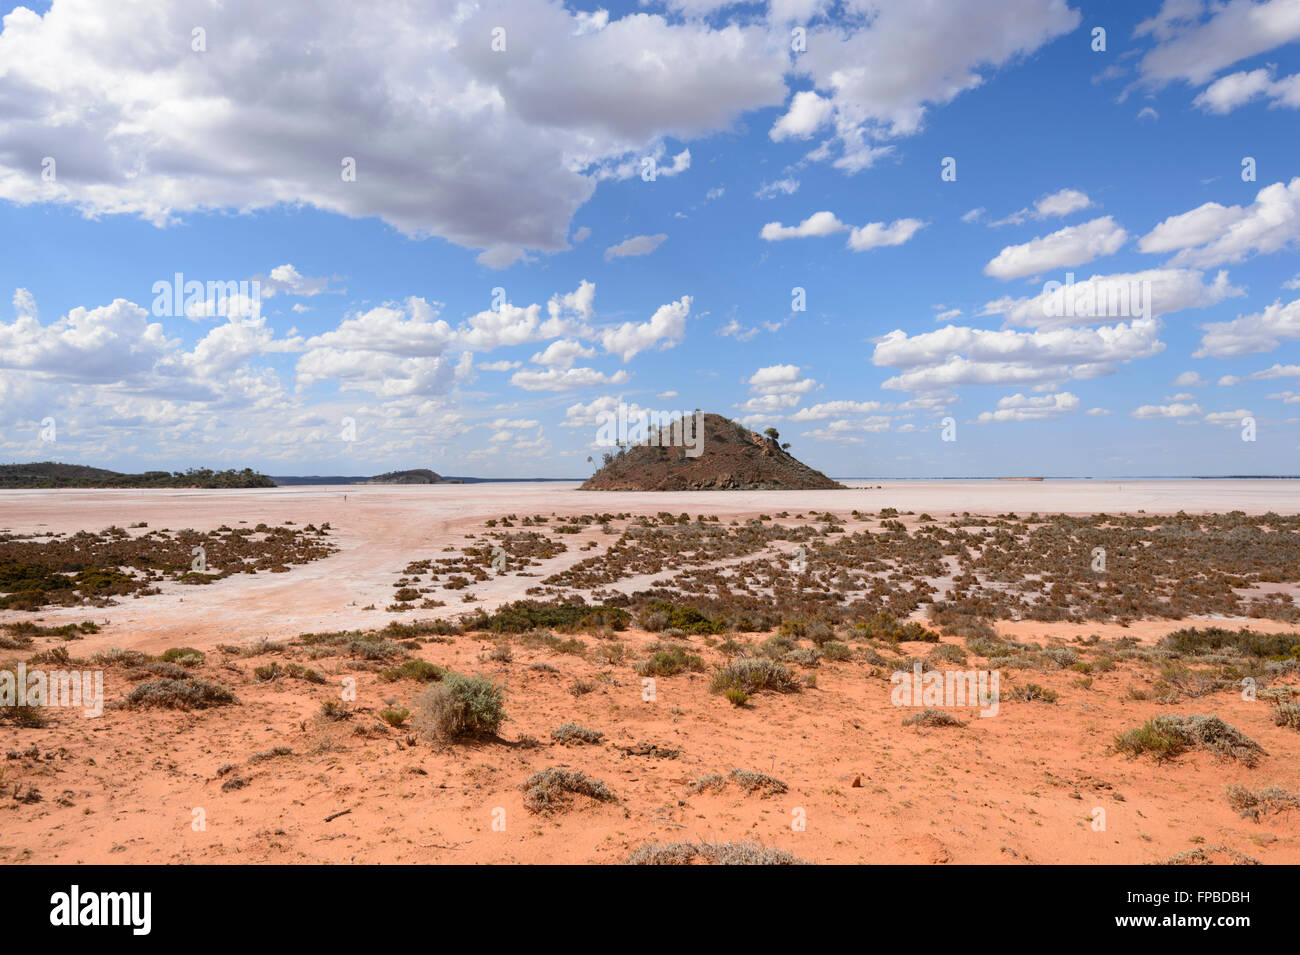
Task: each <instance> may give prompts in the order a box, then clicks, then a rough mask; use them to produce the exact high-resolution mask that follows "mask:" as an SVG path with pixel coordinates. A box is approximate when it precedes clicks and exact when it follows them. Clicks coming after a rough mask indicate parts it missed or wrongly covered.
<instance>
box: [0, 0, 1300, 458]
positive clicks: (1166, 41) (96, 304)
mask: <svg viewBox="0 0 1300 955" xmlns="http://www.w3.org/2000/svg"><path fill="white" fill-rule="evenodd" d="M0 12H4V14H5V16H4V21H3V32H0V243H2V244H0V250H2V252H3V254H2V255H0V290H3V296H2V297H0V409H2V410H3V414H0V460H4V461H29V460H50V459H53V460H62V461H71V462H78V463H87V464H94V465H99V466H106V467H114V468H118V469H124V470H136V469H144V468H169V469H179V468H184V467H187V466H200V465H203V466H211V467H228V466H233V467H244V466H249V467H254V468H257V469H260V470H263V471H265V472H267V473H272V474H312V473H316V474H339V473H343V474H367V473H374V472H377V471H380V470H386V469H389V468H394V467H429V468H433V469H434V470H437V471H440V472H442V473H448V474H460V475H483V476H542V477H571V476H572V477H581V476H585V475H586V474H587V473H590V470H591V465H589V464H588V463H587V458H588V456H589V455H592V456H595V457H596V458H597V460H598V459H599V454H600V451H601V450H603V449H601V448H598V447H595V441H596V430H597V429H596V422H597V416H598V414H599V413H600V412H601V411H602V410H606V409H609V408H611V407H614V406H617V405H618V403H619V402H620V401H621V402H625V403H627V404H628V405H631V406H635V407H639V408H645V409H653V410H656V411H664V410H677V409H694V408H697V407H698V408H702V409H704V410H706V411H714V412H718V413H721V414H724V415H728V416H731V417H735V418H737V419H739V420H741V421H743V422H744V423H746V424H748V425H750V426H751V427H755V428H762V427H768V426H774V427H776V428H778V429H779V430H780V432H781V435H782V440H788V441H790V442H791V443H792V450H793V452H794V453H795V454H796V455H798V456H800V457H801V458H803V459H804V460H806V461H808V462H809V463H811V464H813V465H814V466H816V467H819V468H821V469H822V470H825V471H827V472H828V473H830V474H833V475H836V476H844V477H852V476H879V477H909V476H965V475H971V476H997V475H1002V474H1044V475H1094V476H1124V475H1154V474H1259V473H1288V474H1295V473H1300V464H1298V463H1297V460H1298V458H1300V347H1298V346H1300V257H1297V256H1296V254H1295V253H1296V251H1297V248H1298V247H1300V242H1298V240H1300V47H1298V45H1297V44H1298V42H1300V0H1228V2H1212V3H1207V2H1201V0H1165V2H1164V3H1163V4H1162V3H1159V2H1128V0H1125V2H1081V0H999V2H997V3H991V2H988V0H847V2H830V0H773V2H771V3H728V2H726V0H666V2H665V0H649V2H641V3H638V2H635V0H633V2H630V3H628V2H621V3H609V2H606V3H597V2H573V3H568V4H565V3H561V2H558V0H485V2H478V3H475V2H470V0H454V2H453V0H446V2H444V0H427V2H418V3H417V2H411V0H370V2H367V3H357V2H355V0H277V2H276V3H274V4H268V3H265V2H261V0H223V2H216V0H118V2H114V3H112V4H109V3H105V2H103V0H53V2H40V0H27V2H26V4H25V5H16V4H14V3H12V2H5V0H0ZM1067 275H1072V276H1073V281H1074V283H1075V286H1074V288H1073V289H1072V290H1071V291H1070V293H1069V294H1070V295H1074V296H1085V297H1086V295H1087V294H1088V292H1089V290H1092V291H1097V290H1100V291H1101V292H1102V294H1101V295H1100V296H1099V300H1100V301H1101V302H1102V303H1103V304H1104V303H1106V302H1107V301H1108V300H1107V294H1110V305H1111V306H1112V307H1111V308H1109V309H1107V308H1101V309H1099V310H1095V311H1094V310H1089V309H1086V308H1079V309H1073V308H1071V309H1069V310H1068V311H1066V310H1063V309H1062V308H1061V307H1060V302H1061V301H1062V300H1063V297H1062V296H1060V295H1058V296H1055V297H1053V295H1052V292H1051V289H1052V288H1054V286H1052V285H1050V284H1049V283H1054V282H1055V283H1065V282H1067ZM195 282H196V283H199V284H200V288H201V290H202V291H203V293H204V294H202V295H197V294H193V292H194V289H193V287H192V286H191V288H190V289H189V290H187V289H186V288H185V285H184V283H195ZM209 283H213V286H212V287H213V288H215V287H216V283H220V284H221V288H222V289H224V288H227V287H231V288H233V287H235V286H227V285H226V283H247V284H246V285H245V286H243V287H244V288H245V289H247V290H248V291H249V292H250V298H251V297H252V295H251V292H252V291H253V290H254V289H256V291H257V293H258V298H257V300H256V302H251V301H246V300H245V299H242V298H240V297H238V296H234V297H225V296H222V295H217V296H215V297H214V295H213V294H210V293H211V291H212V289H211V288H209ZM253 283H257V284H256V286H254V284H253ZM173 286H180V287H179V288H177V289H176V290H175V293H173V292H172V291H170V290H171V289H172V288H173ZM163 288H165V289H167V290H168V291H160V289H163ZM1119 288H1122V289H1124V290H1125V291H1127V290H1129V289H1134V290H1144V291H1139V292H1138V293H1137V294H1136V295H1135V296H1134V297H1133V299H1132V300H1131V301H1130V302H1128V303H1127V307H1122V308H1120V309H1118V310H1116V309H1115V308H1114V307H1113V306H1114V305H1115V304H1116V300H1115V296H1114V290H1115V289H1119ZM10 299H11V301H10ZM1078 300H1079V301H1084V300H1085V298H1080V299H1078ZM1054 303H1055V304H1054ZM1121 304H1123V303H1121ZM1243 419H1252V421H1253V429H1254V434H1253V437H1254V440H1253V441H1247V440H1243V433H1244V429H1243ZM945 435H946V436H947V437H950V438H952V437H955V440H944V437H945Z"/></svg>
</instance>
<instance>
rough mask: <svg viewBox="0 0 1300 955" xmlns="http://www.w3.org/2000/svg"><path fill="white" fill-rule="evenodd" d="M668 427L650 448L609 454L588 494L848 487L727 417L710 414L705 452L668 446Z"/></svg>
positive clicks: (630, 448) (641, 446)
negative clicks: (604, 492)
mask: <svg viewBox="0 0 1300 955" xmlns="http://www.w3.org/2000/svg"><path fill="white" fill-rule="evenodd" d="M670 438H671V434H670V431H669V429H668V428H664V429H658V430H655V431H654V432H653V433H652V438H651V441H650V442H649V443H647V444H633V445H630V446H628V447H625V448H622V449H620V451H619V452H618V453H617V454H606V455H605V466H604V467H602V468H601V469H600V470H599V471H597V472H596V473H595V474H593V475H592V476H591V477H589V478H588V479H587V480H586V481H584V482H583V483H582V486H581V487H580V488H579V490H583V491H711V490H738V491H739V490H744V491H754V490H763V491H768V490H829V489H833V488H842V487H844V485H843V484H840V483H839V482H838V481H832V480H831V479H830V478H828V477H827V476H826V475H825V474H822V472H820V471H817V470H814V469H813V468H810V467H809V466H808V465H806V464H804V463H803V462H802V461H799V460H798V459H796V458H794V457H793V456H791V455H790V454H789V453H788V452H787V451H786V450H785V449H784V448H782V447H781V445H780V443H779V441H778V440H777V439H775V438H772V437H769V436H767V435H765V434H757V433H755V432H753V431H750V430H749V429H748V428H746V427H743V426H742V425H739V424H737V423H736V422H734V421H732V420H730V419H728V418H724V417H722V416H721V415H716V414H706V415H704V442H703V444H702V445H700V454H699V455H698V456H697V457H690V456H689V455H688V454H687V453H686V450H687V449H686V448H685V447H681V446H677V447H673V446H666V447H665V446H659V444H660V443H663V444H668V443H669V441H670Z"/></svg>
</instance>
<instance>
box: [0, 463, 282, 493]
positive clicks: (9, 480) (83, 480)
mask: <svg viewBox="0 0 1300 955" xmlns="http://www.w3.org/2000/svg"><path fill="white" fill-rule="evenodd" d="M60 487H134V488H151V487H157V488H167V487H200V488H244V487H275V482H274V481H272V480H271V479H270V478H269V477H267V476H266V475H265V474H258V473H257V472H256V471H253V470H252V469H251V468H243V469H242V470H239V471H236V470H234V469H229V470H225V471H213V470H212V469H211V468H190V469H188V470H186V471H145V472H144V473H142V474H123V473H121V472H119V471H109V470H106V469H104V468H92V467H86V466H84V465H80V464H59V463H56V462H53V461H44V462H40V463H37V464H4V465H0V488H9V489H16V488H60Z"/></svg>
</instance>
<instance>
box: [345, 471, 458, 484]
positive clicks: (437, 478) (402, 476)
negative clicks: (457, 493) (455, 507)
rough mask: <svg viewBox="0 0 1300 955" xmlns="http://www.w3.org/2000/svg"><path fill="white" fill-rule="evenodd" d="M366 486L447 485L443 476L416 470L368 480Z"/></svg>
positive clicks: (376, 476)
mask: <svg viewBox="0 0 1300 955" xmlns="http://www.w3.org/2000/svg"><path fill="white" fill-rule="evenodd" d="M363 483H365V484H446V483H448V482H447V481H445V480H444V479H443V478H442V476H441V475H439V474H437V473H435V472H434V471H430V470H429V469H428V468H415V469H414V470H410V471H389V472H388V473H387V474H377V475H375V476H374V477H372V478H369V479H367V480H366V481H365V482H363Z"/></svg>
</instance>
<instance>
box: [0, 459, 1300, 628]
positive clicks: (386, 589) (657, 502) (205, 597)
mask: <svg viewBox="0 0 1300 955" xmlns="http://www.w3.org/2000/svg"><path fill="white" fill-rule="evenodd" d="M576 488H577V484H576V483H567V482H555V483H551V482H538V483H521V484H444V485H429V486H416V487H406V486H375V487H370V486H349V487H321V486H316V487H283V488H268V489H264V490H263V489H253V490H229V491H201V490H184V491H154V490H149V491H136V490H96V491H82V490H60V491H3V492H0V528H3V529H7V530H9V531H12V532H15V533H31V532H33V531H36V530H54V531H62V532H73V531H78V530H101V529H102V528H104V527H107V526H109V525H110V524H117V525H118V526H122V527H125V526H127V525H129V524H133V523H136V522H138V521H146V522H148V524H149V527H150V529H158V528H163V527H170V528H172V529H173V530H176V529H180V528H185V527H190V528H194V529H195V530H199V531H206V530H213V529H215V528H217V527H219V526H221V525H222V524H229V525H231V526H238V525H239V523H240V522H241V521H242V522H245V523H246V525H247V526H250V527H251V526H256V525H257V524H258V523H266V524H281V523H283V522H284V521H286V520H292V521H294V522H295V523H296V524H297V525H299V526H302V525H304V524H317V525H319V524H322V523H324V522H329V523H330V525H331V528H332V533H331V534H330V538H329V539H330V540H331V541H332V542H333V543H334V544H336V545H337V546H338V547H339V552H338V553H336V554H334V555H332V556H331V557H328V558H326V559H324V560H318V561H314V562H312V563H310V564H307V565H305V566H295V567H293V568H292V570H291V571H290V572H289V573H287V574H266V573H262V574H256V575H242V574H241V575H237V576H235V577H232V578H230V579H227V580H223V581H219V582H218V583H217V584H215V585H213V586H209V587H189V586H183V585H177V584H167V585H164V586H163V588H162V589H163V591H164V592H163V593H162V594H160V595H158V596H153V597H145V598H140V599H139V600H131V599H127V600H124V601H122V602H121V603H120V605H119V606H117V607H110V608H105V609H90V610H87V609H81V608H57V609H50V610H47V611H43V612H42V614H41V615H40V616H41V617H42V618H44V619H46V620H47V621H49V622H51V623H66V622H69V621H74V620H83V619H86V618H87V617H90V618H91V619H94V620H97V621H108V622H109V623H110V624H111V625H112V630H113V634H112V636H111V645H114V646H122V647H124V648H139V649H154V650H157V649H161V648H163V647H166V646H173V645H177V644H179V643H187V644H189V645H192V646H199V647H202V646H209V645H212V644H215V643H217V642H238V641H241V640H252V639H258V638H262V637H268V638H283V637H288V636H295V635H297V634H299V633H305V632H312V631H320V630H338V629H350V628H358V627H360V628H370V627H381V626H383V625H385V624H386V623H387V622H388V621H389V620H392V619H406V620H410V619H413V618H417V617H431V616H440V615H441V616H448V615H451V614H454V613H460V612H462V611H464V610H467V609H471V606H470V605H462V604H458V603H456V600H457V599H458V596H457V595H456V594H455V593H454V592H448V593H449V594H451V597H450V598H449V599H448V606H447V607H445V608H442V609H440V610H438V611H416V612H414V614H409V613H408V614H404V615H401V614H389V613H387V612H385V610H384V608H385V607H387V606H388V605H389V604H390V603H392V599H393V587H392V584H393V582H394V581H395V580H396V579H397V578H398V577H400V576H401V570H402V568H404V567H405V566H406V565H407V563H408V562H409V561H411V560H415V559H419V558H426V557H437V556H440V555H441V552H442V549H443V548H444V547H448V546H452V547H455V548H456V549H457V550H459V549H460V547H461V546H463V545H464V543H465V537H466V535H467V534H469V533H472V532H475V531H479V530H481V524H482V521H483V520H485V519H487V518H489V517H499V516H501V515H503V514H507V513H517V514H519V515H520V516H523V515H525V514H547V515H549V514H551V513H552V512H555V513H557V514H589V513H600V512H620V511H626V512H629V513H632V514H655V513H658V512H660V511H670V512H672V513H674V514H676V513H680V512H682V511H686V512H689V513H690V514H691V515H692V516H695V515H697V514H717V515H719V516H723V517H728V518H744V517H746V516H752V515H756V514H760V513H769V514H772V513H776V512H777V511H782V510H787V511H790V512H791V514H794V513H796V512H800V511H802V512H804V513H805V514H806V513H808V512H810V511H814V510H816V511H822V510H831V511H835V512H839V513H843V514H847V513H848V512H849V511H852V510H855V509H857V510H861V511H872V512H874V511H879V510H880V509H881V508H884V507H893V508H897V509H898V510H899V511H915V512H916V513H917V514H918V515H919V514H921V513H923V512H929V513H931V514H932V515H933V516H935V517H936V518H940V519H942V518H944V517H946V516H947V515H948V514H951V513H954V512H956V513H962V512H964V511H970V512H971V513H976V514H1000V513H1005V512H1007V511H1014V512H1016V513H1018V514H1020V515H1021V516H1027V515H1028V514H1029V513H1031V512H1033V511H1038V512H1039V513H1043V514H1046V513H1055V512H1064V513H1079V514H1083V513H1095V512H1105V513H1136V512H1137V511H1139V510H1145V511H1146V512H1147V513H1149V514H1159V513H1175V512H1177V511H1180V510H1184V511H1187V512H1188V513H1206V512H1209V513H1213V512H1226V511H1232V510H1241V511H1245V512H1246V513H1251V514H1262V513H1266V512H1268V511H1276V512H1278V513H1293V512H1294V511H1295V509H1296V507H1297V504H1298V503H1300V481H1296V480H1258V481H1139V482H1131V481H1130V482H1121V481H1116V482H1109V481H1095V482H1094V481H1042V482H1037V481H1035V482H1022V481H929V482H926V481H893V482H888V481H881V482H853V483H852V485H851V486H850V488H849V489H848V490H844V491H682V492H644V493H642V492H621V491H612V492H607V491H602V492H591V491H578V490H576ZM345 497H346V500H345ZM582 539H587V538H586V537H584V538H582ZM584 556H588V555H586V554H583V553H580V552H578V551H577V550H576V548H573V547H571V548H570V550H569V552H568V553H566V554H564V555H562V556H561V557H560V558H559V559H557V560H556V561H554V562H552V563H551V564H549V565H548V568H547V569H548V572H554V571H558V570H562V569H564V568H565V567H567V566H570V565H571V564H573V563H576V562H577V561H579V560H581V559H582V558H583V557H584ZM536 583H537V579H536V578H520V577H515V576H513V575H507V576H503V577H501V578H494V579H493V580H491V581H488V582H486V583H485V584H483V585H481V586H479V587H476V588H475V592H476V593H477V594H479V602H478V603H477V604H475V605H473V606H479V607H484V608H487V609H492V608H495V607H497V606H499V605H500V604H502V603H505V602H507V601H510V600H516V599H519V598H521V597H523V596H524V591H525V590H526V589H527V588H528V587H530V586H533V585H534V584H536ZM372 604H373V605H374V606H375V607H376V608H378V609H376V610H364V609H362V608H364V607H367V606H369V605H372ZM28 617H29V615H23V614H19V613H15V612H6V611H0V622H3V621H6V620H15V619H28ZM109 641H110V638H109V637H104V638H99V639H94V638H92V639H91V640H89V641H88V642H87V644H86V646H87V647H91V648H97V647H98V646H99V645H100V644H101V643H105V642H109Z"/></svg>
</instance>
